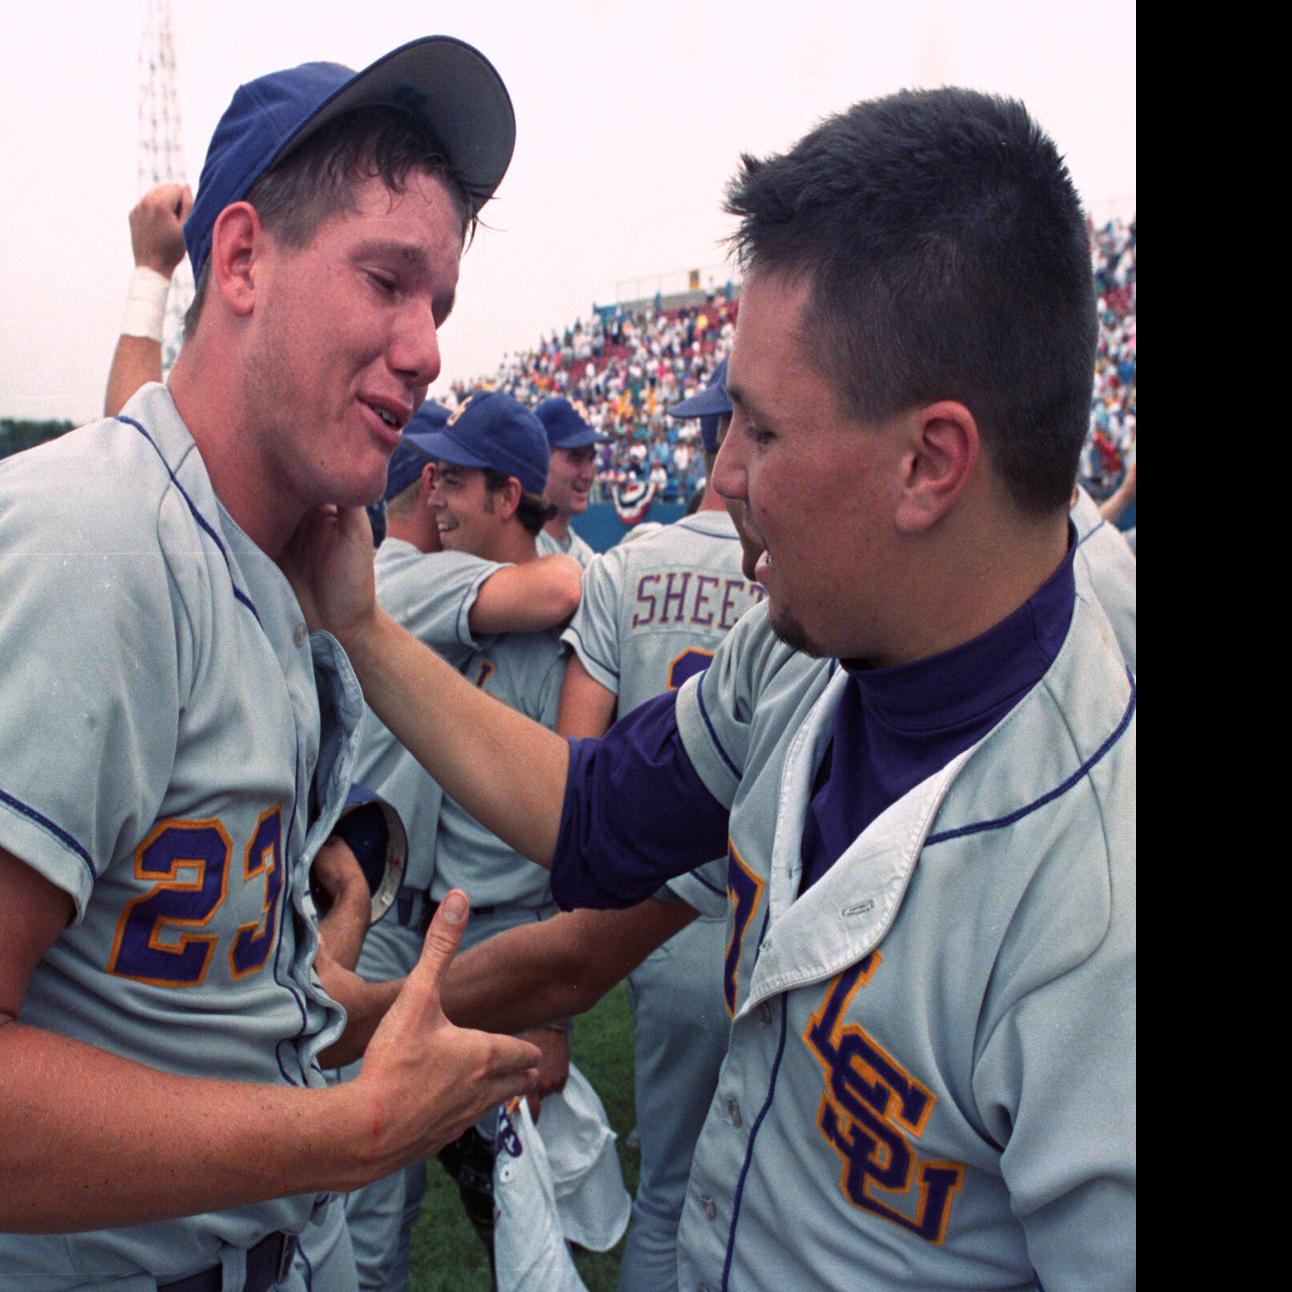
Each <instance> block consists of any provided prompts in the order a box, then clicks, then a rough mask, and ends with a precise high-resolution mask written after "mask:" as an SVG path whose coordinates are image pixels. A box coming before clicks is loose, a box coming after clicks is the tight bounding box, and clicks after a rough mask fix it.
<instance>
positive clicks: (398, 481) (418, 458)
mask: <svg viewBox="0 0 1292 1292" xmlns="http://www.w3.org/2000/svg"><path fill="white" fill-rule="evenodd" d="M448 420H449V410H448V409H447V408H445V407H444V405H443V404H437V403H436V402H435V400H433V399H428V400H427V401H426V403H424V404H423V405H422V406H421V408H419V409H418V410H417V412H415V413H414V414H413V415H412V417H410V418H409V419H408V425H407V426H405V427H404V434H403V436H402V438H401V439H400V441H399V446H398V447H397V448H396V449H395V451H394V453H392V454H391V455H390V465H389V466H388V467H387V468H386V492H385V493H384V494H383V495H382V497H383V498H385V500H386V501H387V502H389V501H390V500H391V499H392V498H393V497H394V496H395V495H396V494H397V493H403V492H404V490H405V489H407V488H408V486H409V485H410V484H412V483H413V481H414V480H416V479H417V477H418V476H420V475H421V474H422V468H423V467H424V466H425V465H426V464H427V463H428V462H430V461H431V459H432V458H433V457H434V456H435V455H434V454H433V453H432V452H431V451H430V450H429V449H428V448H427V447H426V441H427V439H428V437H429V436H430V434H431V432H432V431H438V430H439V429H440V428H441V427H443V426H444V424H445V423H446V422H447V421H448Z"/></svg>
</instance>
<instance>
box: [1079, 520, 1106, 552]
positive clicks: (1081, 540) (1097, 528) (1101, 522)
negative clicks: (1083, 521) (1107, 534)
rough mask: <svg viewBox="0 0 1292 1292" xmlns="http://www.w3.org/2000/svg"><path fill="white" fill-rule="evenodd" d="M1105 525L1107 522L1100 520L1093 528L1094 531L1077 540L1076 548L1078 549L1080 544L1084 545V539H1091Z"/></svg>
mask: <svg viewBox="0 0 1292 1292" xmlns="http://www.w3.org/2000/svg"><path fill="white" fill-rule="evenodd" d="M1106 524H1108V522H1107V521H1106V520H1101V521H1100V522H1099V524H1097V525H1096V526H1095V527H1094V529H1092V530H1091V531H1090V533H1088V534H1087V535H1086V537H1085V538H1082V539H1079V540H1078V541H1077V546H1078V547H1080V546H1081V544H1082V543H1084V542H1085V541H1086V538H1093V537H1094V536H1095V535H1096V534H1097V533H1099V531H1100V530H1101V529H1103V527H1104V526H1105V525H1106Z"/></svg>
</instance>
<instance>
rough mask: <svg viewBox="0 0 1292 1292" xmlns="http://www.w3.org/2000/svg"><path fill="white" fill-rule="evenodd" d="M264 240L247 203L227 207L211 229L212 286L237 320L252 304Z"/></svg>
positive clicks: (252, 210) (258, 223) (246, 313)
mask: <svg viewBox="0 0 1292 1292" xmlns="http://www.w3.org/2000/svg"><path fill="white" fill-rule="evenodd" d="M264 237H265V233H264V227H263V226H262V225H261V223H260V215H259V213H258V212H257V210H256V208H255V207H254V206H252V205H251V204H250V203H249V202H234V203H233V204H232V205H231V206H226V207H225V208H224V210H223V211H221V212H220V214H219V215H218V216H216V218H215V227H214V228H213V229H212V230H211V286H213V287H214V288H215V290H216V292H217V293H218V294H219V296H220V298H221V299H222V300H223V301H224V302H225V304H226V305H227V306H228V308H229V310H230V312H231V313H232V314H234V315H235V316H237V317H238V318H245V317H246V316H247V315H248V314H250V313H251V311H252V308H253V307H254V305H255V295H256V279H255V272H254V270H255V263H256V259H257V253H258V252H259V250H260V248H261V245H262V243H263V240H264Z"/></svg>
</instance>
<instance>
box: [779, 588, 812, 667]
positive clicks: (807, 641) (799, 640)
mask: <svg viewBox="0 0 1292 1292" xmlns="http://www.w3.org/2000/svg"><path fill="white" fill-rule="evenodd" d="M767 618H768V621H769V622H770V624H771V626H772V632H774V633H775V634H776V635H777V637H779V638H780V639H781V641H783V642H784V643H785V644H786V645H787V646H792V647H793V648H794V649H795V650H799V651H802V652H803V653H804V654H805V655H811V656H813V657H814V658H817V659H820V658H823V657H824V656H825V655H826V654H827V652H826V650H825V649H824V647H822V646H821V645H820V644H819V643H818V642H817V641H816V640H815V639H814V638H813V637H812V636H811V635H810V634H809V633H808V630H807V629H806V628H805V627H804V626H803V624H802V623H800V622H799V620H798V619H797V618H796V617H795V615H794V612H793V611H792V610H790V609H789V608H788V607H787V606H786V605H784V604H783V602H781V600H780V599H779V598H778V597H777V596H776V595H775V594H774V593H772V592H770V591H769V592H768V594H767Z"/></svg>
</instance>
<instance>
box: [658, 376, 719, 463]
mask: <svg viewBox="0 0 1292 1292" xmlns="http://www.w3.org/2000/svg"><path fill="white" fill-rule="evenodd" d="M731 411H732V410H731V396H730V395H728V394H727V361H726V359H724V360H723V361H722V362H721V363H720V364H719V365H718V366H717V367H716V368H715V369H714V370H713V376H712V377H710V378H709V384H708V385H707V386H706V387H705V388H704V389H703V390H702V391H700V393H699V394H698V395H692V396H691V398H690V399H684V400H683V401H682V402H681V403H680V404H674V405H673V407H672V408H670V409H669V410H668V415H669V416H670V417H698V418H699V419H700V439H701V440H702V441H703V443H704V451H705V452H706V453H716V452H717V451H718V418H719V417H721V416H723V415H724V414H725V413H730V412H731Z"/></svg>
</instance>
